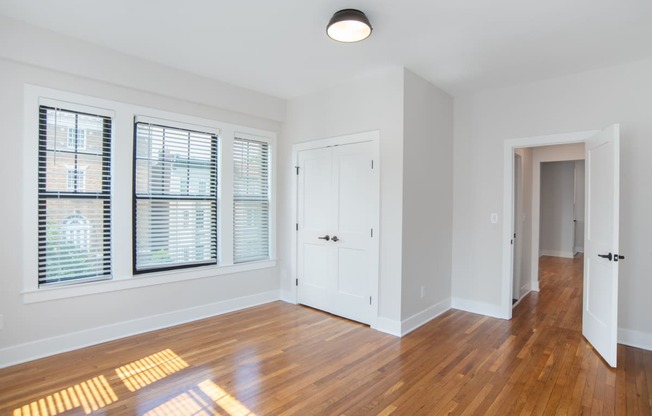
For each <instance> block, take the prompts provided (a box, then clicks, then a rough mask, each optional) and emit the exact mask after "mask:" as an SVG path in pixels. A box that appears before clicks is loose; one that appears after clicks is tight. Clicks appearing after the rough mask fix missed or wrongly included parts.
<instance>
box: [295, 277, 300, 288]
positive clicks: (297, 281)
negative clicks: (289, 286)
mask: <svg viewBox="0 0 652 416" xmlns="http://www.w3.org/2000/svg"><path fill="white" fill-rule="evenodd" d="M294 285H295V286H299V278H298V277H297V280H295V281H294Z"/></svg>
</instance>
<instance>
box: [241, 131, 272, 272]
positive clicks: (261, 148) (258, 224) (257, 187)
mask: <svg viewBox="0 0 652 416" xmlns="http://www.w3.org/2000/svg"><path fill="white" fill-rule="evenodd" d="M233 169H234V172H233V261H234V263H242V262H247V261H254V260H263V259H268V258H269V144H268V143H266V142H261V141H255V140H248V139H241V138H237V137H236V138H235V140H234V142H233Z"/></svg>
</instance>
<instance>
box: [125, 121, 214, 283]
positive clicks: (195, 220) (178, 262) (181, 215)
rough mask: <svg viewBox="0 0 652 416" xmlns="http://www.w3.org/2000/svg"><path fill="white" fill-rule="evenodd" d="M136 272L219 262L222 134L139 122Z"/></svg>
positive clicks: (136, 151) (135, 150)
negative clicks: (219, 175) (218, 141)
mask: <svg viewBox="0 0 652 416" xmlns="http://www.w3.org/2000/svg"><path fill="white" fill-rule="evenodd" d="M134 131H135V133H134V134H135V140H134V188H133V189H134V221H133V224H134V230H133V235H134V273H145V272H152V271H161V270H169V269H176V268H182V267H193V266H201V265H207V264H216V263H217V140H218V138H217V135H216V134H214V133H211V132H202V131H197V130H192V129H187V128H180V127H175V126H166V125H162V124H157V123H151V122H145V121H140V120H139V119H138V118H137V119H136V121H135V128H134Z"/></svg>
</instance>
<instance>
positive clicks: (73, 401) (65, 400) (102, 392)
mask: <svg viewBox="0 0 652 416" xmlns="http://www.w3.org/2000/svg"><path fill="white" fill-rule="evenodd" d="M117 400H118V396H116V394H115V393H114V392H113V389H112V388H111V386H109V383H108V382H107V380H106V378H105V377H104V376H99V377H94V378H92V379H90V380H86V381H84V382H82V383H79V384H75V385H74V386H72V387H68V388H66V389H63V390H61V391H58V392H56V393H54V394H51V395H49V396H46V397H44V398H42V399H39V400H35V401H33V402H31V403H30V404H28V405H25V406H23V407H21V408H19V409H16V410H14V413H13V416H56V415H59V414H62V413H63V412H67V411H69V410H73V409H75V408H78V407H81V408H82V409H83V410H84V413H86V414H87V415H88V414H91V413H92V412H94V411H96V410H99V409H101V408H103V407H105V406H107V405H109V404H111V403H113V402H116V401H117Z"/></svg>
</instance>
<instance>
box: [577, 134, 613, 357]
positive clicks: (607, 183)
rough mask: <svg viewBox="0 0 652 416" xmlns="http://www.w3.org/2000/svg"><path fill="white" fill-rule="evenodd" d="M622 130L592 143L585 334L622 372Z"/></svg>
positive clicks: (588, 151)
mask: <svg viewBox="0 0 652 416" xmlns="http://www.w3.org/2000/svg"><path fill="white" fill-rule="evenodd" d="M619 148H620V127H619V125H617V124H616V125H612V126H609V127H608V128H606V129H605V130H603V131H602V132H600V133H598V134H596V135H595V136H593V137H591V138H590V139H588V140H587V141H586V208H585V209H586V215H585V221H586V232H585V242H584V302H583V312H582V334H583V335H584V337H586V339H587V340H588V341H589V342H590V343H591V344H592V345H593V347H594V348H595V350H596V351H597V352H598V353H599V354H600V355H601V356H602V357H603V358H604V359H605V361H607V363H609V365H611V366H612V367H616V346H617V342H618V341H617V336H618V261H619V260H620V259H621V258H622V257H621V256H619V253H620V252H619V248H618V218H619V217H618V215H619V212H618V208H619V206H618V204H619V169H620V159H619V158H620V151H619Z"/></svg>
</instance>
